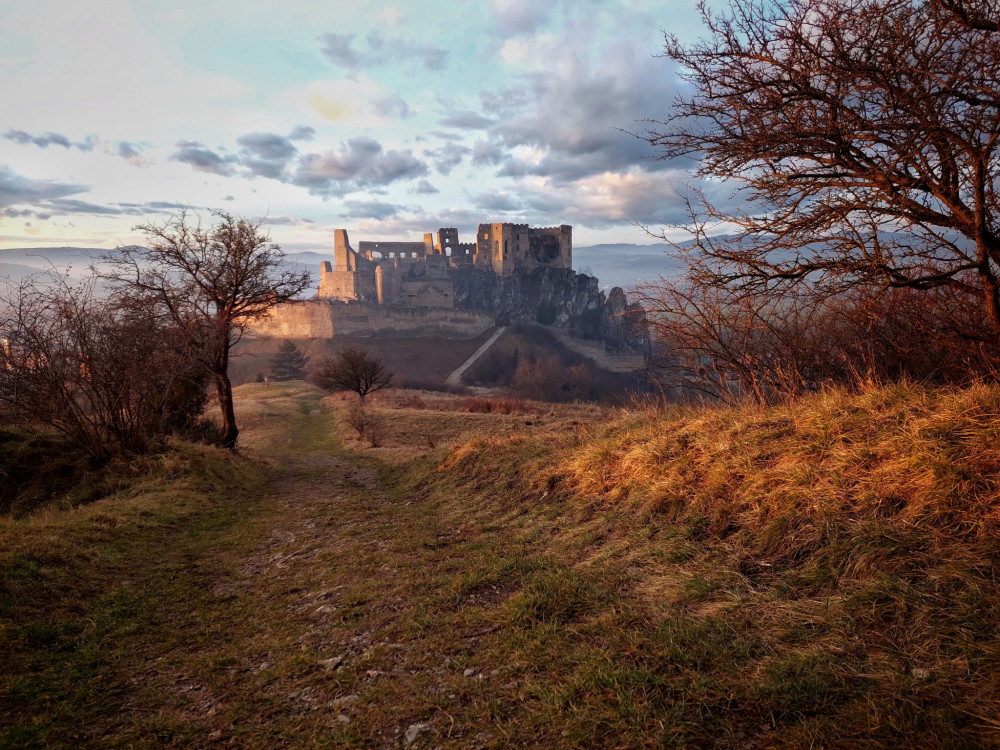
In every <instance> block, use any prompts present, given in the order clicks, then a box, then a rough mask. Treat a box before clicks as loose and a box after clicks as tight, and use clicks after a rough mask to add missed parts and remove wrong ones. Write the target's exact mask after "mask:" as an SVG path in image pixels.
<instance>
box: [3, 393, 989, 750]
mask: <svg viewBox="0 0 1000 750" xmlns="http://www.w3.org/2000/svg"><path fill="white" fill-rule="evenodd" d="M320 396H321V394H319V393H318V392H317V391H316V390H315V389H312V388H310V387H309V386H306V385H304V384H301V383H293V384H282V385H278V386H248V387H243V388H240V389H239V390H238V399H239V401H238V405H239V418H240V420H241V427H242V428H243V430H244V432H243V435H242V436H241V439H242V440H244V441H245V443H244V445H245V446H246V448H245V451H246V452H247V453H249V454H251V455H254V456H259V457H260V458H262V459H266V461H267V462H268V463H270V464H272V465H273V466H275V467H276V469H277V470H276V471H271V472H270V473H269V476H270V481H268V483H267V485H266V486H265V487H264V488H262V490H261V491H259V492H258V491H256V490H255V489H254V487H255V485H253V481H255V480H254V479H253V476H251V477H249V478H248V479H247V478H245V477H244V478H241V477H240V476H239V475H237V474H233V471H234V470H235V469H240V468H241V467H242V466H244V465H249V462H247V461H246V459H245V458H239V457H231V456H227V455H225V454H222V453H219V452H213V451H203V450H201V449H198V450H193V449H183V450H182V452H181V453H180V454H178V455H179V456H180V457H179V458H177V459H174V460H176V461H179V462H180V463H179V464H178V465H177V466H176V467H174V468H170V467H169V466H166V465H165V468H164V469H163V471H161V470H160V469H157V470H156V471H155V472H153V473H152V475H151V478H150V482H149V483H147V486H146V487H145V488H136V489H135V490H134V491H133V494H122V495H120V496H116V497H111V498H107V499H106V500H102V501H101V502H99V503H95V504H94V505H92V506H87V507H86V508H79V509H77V510H75V511H56V510H53V511H50V512H49V514H40V515H37V516H33V517H32V518H30V519H28V520H26V521H20V522H5V523H7V524H8V525H5V526H0V537H2V538H3V539H5V543H6V544H7V547H6V548H5V549H4V550H0V563H2V568H0V574H2V578H0V581H2V583H3V586H4V587H5V588H3V589H2V590H0V594H3V596H2V597H0V622H2V623H3V625H4V627H5V630H4V631H3V636H4V640H2V641H0V645H2V646H3V649H2V651H0V656H3V657H4V659H5V660H6V662H5V663H6V664H9V665H11V667H12V668H11V669H10V670H9V671H8V672H7V674H6V676H5V677H3V678H2V679H0V731H2V732H6V734H3V733H0V745H3V744H4V743H5V742H6V744H7V745H10V746H32V745H35V746H45V745H50V746H52V745H60V744H61V745H69V744H75V745H80V746H90V747H152V746H163V745H170V746H176V747H204V746H208V745H211V744H216V743H217V744H223V745H225V744H227V743H228V745H230V746H238V747H276V746H281V747H325V746H329V747H366V748H367V747H378V748H387V749H388V748H398V747H400V746H401V745H403V744H404V743H405V737H406V735H407V732H408V731H409V730H414V732H416V735H415V736H416V739H415V740H414V741H413V743H412V745H411V747H413V748H424V747H446V748H468V747H483V748H487V747H488V748H493V747H588V748H608V747H692V746H693V747H738V748H772V747H775V748H783V747H787V748H799V747H887V748H888V747H949V746H950V747H987V746H995V745H997V744H998V742H1000V720H998V719H1000V648H998V647H997V643H998V642H1000V632H998V623H1000V594H998V590H997V584H996V582H997V580H1000V542H998V534H997V528H996V522H997V507H996V506H997V502H998V501H997V493H996V488H997V481H998V480H1000V462H998V460H997V459H998V455H997V451H998V443H997V429H998V427H997V425H998V424H1000V423H998V420H997V416H998V415H1000V389H998V388H989V387H974V388H969V389H964V390H948V389H944V390H935V389H928V388H922V387H919V386H913V385H901V386H889V387H883V388H874V387H873V388H871V389H868V390H866V391H865V392H862V393H859V394H853V395H852V394H848V393H844V392H834V391H831V392H827V393H823V394H819V395H817V396H815V397H812V398H808V399H803V400H802V401H799V402H797V403H794V404H790V405H787V406H782V407H775V408H771V409H755V408H754V409H751V408H732V409H693V408H692V409H683V410H676V411H670V410H666V411H664V410H659V411H657V410H646V409H640V408H635V409H632V410H625V411H617V412H613V413H612V412H602V411H600V410H598V409H596V408H594V407H589V406H566V407H563V406H559V407H552V406H550V405H543V404H537V405H533V404H529V405H528V406H529V407H530V410H529V411H527V412H525V413H518V414H500V415H497V414H482V413H469V412H467V411H462V410H461V409H462V406H461V405H462V403H463V399H462V398H461V397H454V396H448V395H445V394H427V393H412V392H397V393H393V392H390V393H387V394H382V395H380V397H379V398H378V399H375V400H374V403H373V408H376V409H379V410H380V411H381V413H382V414H383V415H384V416H385V420H386V423H387V425H388V429H389V436H388V439H387V440H386V443H385V445H384V447H381V448H376V449H369V448H367V447H366V444H364V443H360V442H358V441H355V440H354V439H353V437H352V436H349V435H348V434H347V432H346V431H345V428H344V426H343V424H342V419H341V418H340V414H341V411H342V410H344V409H345V407H346V405H347V404H348V403H349V402H348V401H346V400H341V399H338V398H327V399H324V400H323V401H322V402H321V400H320ZM428 435H431V436H432V438H433V439H432V440H431V441H430V442H433V443H434V445H433V447H432V446H431V445H430V444H429V441H428V440H427V439H426V436H428ZM192 450H193V452H191V451H192ZM185 451H187V452H185ZM199 462H204V465H201V464H200V463H199ZM254 471H256V470H254ZM168 477H174V479H168ZM199 477H200V479H199ZM244 479H246V480H247V481H250V482H251V483H250V484H245V483H243V481H244ZM54 601H55V602H59V604H53V602H54ZM415 727H416V728H417V729H414V728H415Z"/></svg>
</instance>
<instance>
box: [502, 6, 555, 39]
mask: <svg viewBox="0 0 1000 750" xmlns="http://www.w3.org/2000/svg"><path fill="white" fill-rule="evenodd" d="M549 7H550V6H549V4H548V3H540V2H538V0H491V2H490V15H491V16H492V17H493V26H494V28H495V29H497V30H498V31H499V32H500V33H501V35H503V36H513V35H517V34H528V33H531V32H533V31H535V30H536V29H538V28H539V27H540V26H541V25H542V24H543V23H544V21H545V13H546V10H547V9H548V8H549Z"/></svg>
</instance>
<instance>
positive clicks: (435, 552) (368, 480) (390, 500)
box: [176, 411, 519, 748]
mask: <svg viewBox="0 0 1000 750" xmlns="http://www.w3.org/2000/svg"><path fill="white" fill-rule="evenodd" d="M328 418H329V417H328V416H326V415H324V414H320V413H318V412H316V411H313V412H312V414H311V415H310V416H309V417H307V418H304V420H305V421H306V422H309V423H312V424H311V425H309V426H308V427H305V428H303V429H307V430H308V429H311V430H313V431H315V430H316V429H317V424H316V423H317V422H319V423H322V422H323V421H324V420H327V419H328ZM300 427H301V425H300ZM320 429H322V427H320ZM280 463H282V464H283V471H282V475H281V476H280V478H278V479H276V480H275V481H274V482H273V484H272V485H271V487H270V488H269V498H267V502H266V503H265V505H267V507H270V508H271V509H272V510H271V511H270V513H269V518H268V520H267V523H268V526H269V528H268V531H267V538H266V541H265V542H264V543H263V544H262V545H261V546H259V548H258V549H256V550H255V551H254V552H253V553H252V554H250V555H249V556H244V557H242V558H241V559H239V560H235V559H234V560H232V561H231V562H232V563H233V565H232V566H229V567H228V572H227V573H225V574H224V575H221V576H219V577H218V578H217V580H216V582H215V583H214V585H213V591H212V593H213V594H214V595H215V596H216V597H218V598H219V599H220V600H221V602H223V606H222V607H221V609H222V610H223V611H222V612H220V614H221V616H222V617H223V618H224V619H227V620H231V624H232V627H230V628H228V630H227V637H228V638H229V642H228V643H227V644H225V648H224V651H225V652H226V654H227V656H225V657H223V659H222V661H224V662H229V661H232V662H233V663H231V664H229V665H228V666H227V668H226V669H225V670H224V672H223V673H222V674H220V673H218V672H216V673H215V674H212V675H211V676H210V677H209V679H208V680H207V681H206V680H204V679H203V680H202V681H201V682H199V681H197V680H191V679H185V678H184V677H183V676H182V675H181V676H179V677H178V678H177V680H176V682H177V684H178V686H179V689H180V690H182V691H186V698H183V699H182V700H180V701H179V702H180V704H182V705H178V706H177V708H178V709H179V713H180V714H181V715H183V716H186V717H189V718H193V717H194V716H196V715H197V714H199V713H201V714H202V715H205V716H207V717H208V721H207V725H206V727H205V731H206V733H207V739H209V740H211V741H213V742H215V743H221V744H223V745H225V744H227V743H228V744H230V745H233V746H247V745H257V746H271V745H272V743H273V744H276V745H285V744H287V745H289V746H305V745H312V744H313V743H314V742H315V741H316V740H318V739H319V740H320V742H319V744H320V745H321V746H325V745H329V746H346V745H357V746H361V747H385V748H390V747H423V746H426V747H431V746H434V747H437V746H455V747H487V746H496V745H497V744H498V743H501V744H502V737H503V735H502V732H501V731H498V730H496V729H494V730H493V731H487V730H488V729H489V728H490V725H491V723H492V722H491V721H490V720H489V719H487V721H486V723H485V725H484V724H483V721H482V718H480V717H479V716H478V715H479V714H480V708H478V707H477V706H478V705H479V704H480V703H481V701H483V700H486V701H487V702H492V703H493V704H494V705H495V706H498V705H501V702H510V701H511V693H512V691H516V689H517V688H518V687H519V683H517V682H516V681H514V682H511V681H510V680H509V679H504V678H503V677H502V676H501V670H496V669H495V668H493V669H485V671H484V668H483V667H481V666H479V665H478V664H477V663H476V660H475V654H476V651H477V643H478V642H479V641H480V639H482V638H483V637H484V636H486V637H488V636H489V635H490V634H492V633H494V632H496V630H497V628H496V627H494V626H492V625H491V624H489V623H484V622H483V617H484V616H488V612H487V610H486V607H492V606H495V605H497V604H499V603H501V602H502V601H503V600H505V599H506V598H507V597H508V596H509V594H510V592H509V591H506V590H502V587H490V586H488V585H487V586H485V587H480V589H479V590H477V591H474V592H472V597H471V599H470V598H469V596H468V595H467V594H466V595H464V596H463V595H462V594H461V593H460V591H461V586H460V585H456V583H455V582H456V581H458V580H460V579H461V578H462V577H463V574H464V568H465V565H466V564H469V563H468V561H466V560H464V559H463V558H464V555H463V554H461V553H460V552H459V553H458V554H456V552H455V550H454V549H453V548H454V547H455V545H456V542H458V543H460V542H461V537H462V534H463V531H462V529H448V528H442V526H441V522H440V519H438V518H436V517H435V516H434V515H433V514H432V513H428V512H427V509H426V508H425V507H423V506H422V504H421V503H420V502H417V501H411V500H409V499H407V498H405V497H398V496H392V494H391V493H389V492H387V491H386V487H385V485H384V484H383V482H382V481H381V480H380V478H379V474H378V472H377V471H376V469H375V468H372V467H364V466H359V465H358V464H357V460H356V459H355V460H351V459H350V458H349V457H346V456H344V455H334V454H331V453H330V452H328V451H323V450H313V451H307V452H304V453H301V454H298V455H296V456H294V457H290V456H289V457H285V458H281V459H280ZM476 554H477V555H478V554H479V553H478V552H477V553H476ZM479 562H481V561H478V562H477V563H476V564H477V565H478V564H479ZM223 567H224V568H225V567H226V566H223ZM464 603H471V604H472V611H471V613H470V612H463V606H462V605H463V604H464ZM243 617H246V619H243ZM432 622H433V624H432ZM183 671H184V670H183V669H181V670H179V675H180V673H182V672H183ZM213 683H214V685H213ZM498 693H506V695H503V694H498ZM487 696H488V697H487ZM470 707H472V708H473V715H472V716H470V715H468V712H469V709H470ZM463 713H464V714H467V715H466V717H465V720H464V722H460V720H459V719H458V718H456V716H457V715H460V714H463ZM483 718H485V717H483ZM463 724H464V725H463ZM484 726H485V727H486V729H484ZM472 727H474V728H475V730H476V731H475V732H473V733H472V734H471V735H470V728H472Z"/></svg>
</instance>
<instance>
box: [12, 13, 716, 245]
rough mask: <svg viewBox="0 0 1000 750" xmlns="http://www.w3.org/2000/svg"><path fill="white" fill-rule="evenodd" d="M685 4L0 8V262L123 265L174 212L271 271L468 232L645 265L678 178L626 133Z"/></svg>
mask: <svg viewBox="0 0 1000 750" xmlns="http://www.w3.org/2000/svg"><path fill="white" fill-rule="evenodd" d="M664 32H670V33H675V34H677V35H678V36H680V37H681V38H684V39H692V40H693V39H695V38H697V37H698V36H700V35H701V33H702V29H701V25H700V20H699V17H698V14H697V12H696V9H695V2H694V0H658V1H656V2H653V1H652V0H552V1H549V0H449V1H447V2H446V1H445V0H438V1H436V2H428V1H426V0H425V1H423V2H421V1H419V0H410V1H402V0H389V1H388V2H385V3H382V2H366V1H364V0H362V1H360V2H359V1H358V0H355V1H354V2H344V0H317V1H315V2H314V1H310V0H304V1H302V2H299V1H298V0H284V1H283V2H281V3H275V2H273V0H267V1H266V2H257V1H256V0H197V2H195V1H194V0H171V2H169V3H165V2H163V1H162V0H86V2H74V1H73V0H30V1H26V0H0V80H2V81H3V84H2V101H3V106H2V108H0V249H3V248H13V247H26V246H31V247H44V246H50V247H51V246H61V245H73V246H85V247H104V248H113V247H115V246H118V245H121V244H130V243H133V242H141V239H142V235H141V233H140V232H138V231H136V230H135V229H134V227H135V226H136V225H142V224H148V223H154V224H155V223H162V222H164V221H166V220H168V219H169V218H170V217H171V216H172V215H174V214H175V213H176V212H177V211H178V210H179V209H181V208H187V209H190V210H193V211H195V212H196V213H198V214H200V215H201V216H202V217H204V218H206V219H210V216H209V215H208V213H207V212H208V211H209V210H212V209H217V210H224V211H228V212H231V213H234V214H237V215H240V216H246V217H251V218H257V217H266V221H267V223H268V226H269V231H270V234H271V237H272V239H273V240H275V241H276V242H278V243H279V244H281V245H282V247H284V248H285V249H286V250H289V251H301V250H316V251H322V250H324V249H329V248H332V242H333V229H335V228H345V229H347V230H348V232H349V235H350V238H351V241H352V243H353V244H354V245H355V246H357V240H361V239H372V240H378V239H413V240H420V239H422V236H423V233H424V232H432V231H436V230H437V229H438V228H439V227H451V226H454V227H458V228H459V236H460V239H461V238H463V237H464V238H465V239H464V240H463V241H474V240H473V235H472V233H473V232H474V231H475V227H476V225H477V224H479V223H481V222H482V223H486V222H500V221H504V222H516V223H529V224H531V225H532V226H553V225H558V224H572V225H573V235H574V237H573V240H574V244H575V245H579V246H584V245H593V244H598V243H605V242H608V243H627V242H635V243H643V244H645V243H651V242H654V241H655V240H654V239H653V238H651V237H650V236H649V235H648V234H646V233H645V232H644V231H643V229H642V228H641V227H642V226H648V227H650V228H651V229H653V230H659V229H660V228H661V227H664V226H666V225H669V224H671V223H675V222H683V220H684V201H683V195H684V193H685V190H686V189H685V184H686V183H687V182H688V174H689V170H690V169H691V167H692V166H693V164H692V163H690V162H683V161H665V160H660V159H657V158H656V153H655V152H654V151H653V150H652V147H651V146H650V145H649V144H648V143H647V142H646V141H644V140H642V139H640V138H637V137H635V136H633V135H630V134H629V132H628V131H632V132H636V131H642V130H644V129H645V128H647V127H648V124H647V123H645V122H644V120H649V119H653V120H657V119H662V118H664V117H665V116H667V114H668V113H669V109H670V104H671V102H672V101H673V99H674V97H675V95H676V92H677V88H678V86H679V85H681V84H680V83H679V81H678V77H677V75H676V70H675V68H674V67H673V65H672V63H671V62H670V61H668V60H666V59H665V58H663V57H660V56H659V55H660V53H661V52H662V49H663V34H664Z"/></svg>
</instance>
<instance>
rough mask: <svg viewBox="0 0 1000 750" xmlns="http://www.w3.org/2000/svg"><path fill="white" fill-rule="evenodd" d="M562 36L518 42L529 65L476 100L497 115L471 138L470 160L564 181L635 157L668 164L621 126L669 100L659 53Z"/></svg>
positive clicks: (661, 166)
mask: <svg viewBox="0 0 1000 750" xmlns="http://www.w3.org/2000/svg"><path fill="white" fill-rule="evenodd" d="M564 42H565V40H551V39H545V40H537V39H536V40H528V41H524V42H518V44H523V46H524V47H525V49H526V50H527V51H526V52H525V60H527V61H528V64H529V65H530V69H529V70H527V71H526V72H524V73H523V74H521V76H520V77H519V81H520V86H512V87H510V88H509V89H505V90H504V91H502V92H500V95H491V96H489V97H486V96H484V98H483V108H484V109H485V110H487V111H489V112H491V113H492V114H494V115H495V116H496V119H497V122H496V124H495V125H494V126H492V127H490V128H489V129H488V130H487V131H486V133H485V135H484V138H483V140H482V143H477V144H476V145H475V146H474V148H473V152H474V153H473V163H475V164H502V165H503V166H502V168H501V170H500V171H499V172H498V175H499V176H504V177H517V176H521V175H537V176H543V177H552V178H554V179H556V180H558V181H564V182H571V181H573V180H578V179H581V178H584V177H587V176H591V175H597V174H603V173H605V172H609V171H619V172H620V171H624V170H628V169H630V168H631V167H632V166H634V165H636V164H644V168H645V169H647V170H649V171H661V170H665V169H672V168H675V167H676V166H677V162H673V161H669V160H666V161H657V160H655V159H652V158H650V148H649V144H648V143H647V142H646V141H644V140H642V139H640V138H636V137H634V136H632V135H629V134H628V133H626V132H622V131H623V130H627V129H629V128H631V127H635V124H636V121H637V120H641V119H656V118H657V116H662V114H663V113H664V111H665V110H666V108H667V107H668V106H669V103H670V102H671V101H673V99H674V95H675V87H676V84H675V77H674V76H673V75H671V72H672V71H671V69H670V68H669V67H665V65H666V64H665V63H664V61H663V60H661V59H656V58H652V57H650V56H648V55H646V54H645V51H644V50H642V49H639V48H637V47H636V46H635V45H632V44H628V43H624V42H621V43H617V44H613V45H607V46H604V47H594V48H591V47H588V46H587V45H583V44H581V43H577V44H576V45H575V46H574V45H566V44H565V43H564ZM508 44H510V42H508ZM504 153H506V156H504V155H502V154H504ZM507 157H509V158H507ZM685 166H690V165H689V164H687V163H686V164H685Z"/></svg>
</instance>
